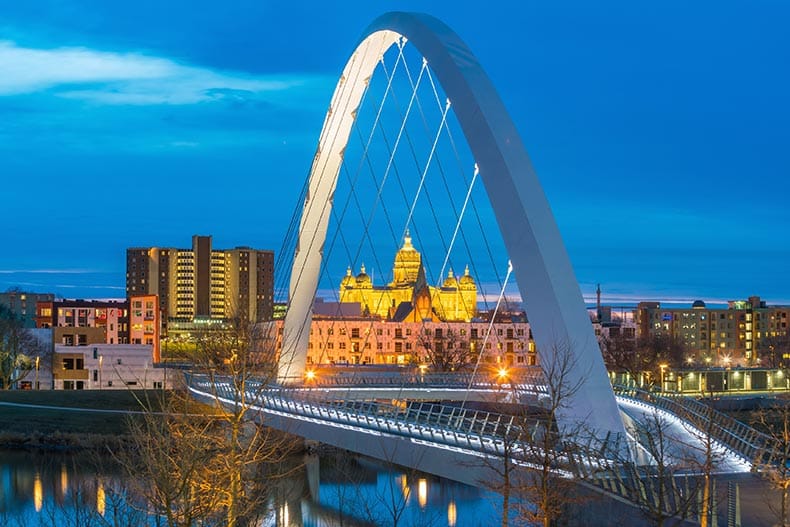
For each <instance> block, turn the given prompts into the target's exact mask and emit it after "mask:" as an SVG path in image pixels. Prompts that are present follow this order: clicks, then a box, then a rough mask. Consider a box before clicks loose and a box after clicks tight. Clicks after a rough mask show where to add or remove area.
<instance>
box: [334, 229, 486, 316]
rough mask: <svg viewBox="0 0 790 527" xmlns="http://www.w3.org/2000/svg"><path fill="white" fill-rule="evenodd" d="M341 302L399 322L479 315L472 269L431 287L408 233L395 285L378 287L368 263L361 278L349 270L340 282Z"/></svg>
mask: <svg viewBox="0 0 790 527" xmlns="http://www.w3.org/2000/svg"><path fill="white" fill-rule="evenodd" d="M339 299H340V302H341V303H342V304H345V303H356V304H359V306H360V309H361V312H362V314H363V315H367V316H377V317H381V318H382V319H384V320H392V321H396V322H440V321H441V322H469V321H471V320H472V319H473V318H474V317H475V316H476V315H477V284H476V283H475V280H474V278H472V276H471V275H470V274H469V267H468V266H467V267H466V269H465V271H464V274H463V275H462V276H461V277H460V278H458V277H456V276H455V275H454V274H453V271H452V270H450V271H449V272H448V273H447V278H446V279H445V280H444V283H442V285H441V287H434V286H431V285H429V284H428V283H427V281H426V279H425V268H424V267H423V264H422V256H421V255H420V253H419V252H418V251H417V249H415V248H414V246H413V245H412V242H411V236H410V235H409V232H408V231H407V232H406V236H405V237H404V241H403V246H402V247H401V248H400V249H399V250H398V252H397V253H396V254H395V262H394V263H393V266H392V282H390V283H389V284H387V285H375V284H373V280H372V279H371V277H370V276H369V275H368V274H367V273H366V272H365V265H364V264H362V266H361V268H360V271H359V273H358V274H357V275H354V274H353V272H352V269H351V268H350V267H349V268H348V270H347V271H346V276H344V277H343V279H342V281H341V282H340V291H339Z"/></svg>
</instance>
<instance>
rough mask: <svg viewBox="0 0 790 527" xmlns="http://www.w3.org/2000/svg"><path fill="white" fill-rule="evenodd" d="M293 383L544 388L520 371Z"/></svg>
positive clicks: (337, 378) (537, 379)
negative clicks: (490, 374) (498, 374)
mask: <svg viewBox="0 0 790 527" xmlns="http://www.w3.org/2000/svg"><path fill="white" fill-rule="evenodd" d="M295 381H298V382H295V383H294V385H296V386H301V387H304V388H312V387H318V388H322V387H345V386H355V387H356V386H370V387H399V386H403V387H407V386H426V387H428V386H437V387H442V388H462V389H463V388H469V387H472V388H480V387H483V388H506V387H511V386H513V385H515V386H518V387H519V388H529V389H530V390H531V391H539V392H540V391H545V386H544V382H543V378H542V376H541V375H540V374H539V373H534V372H523V373H522V372H519V373H512V374H508V375H507V376H504V377H499V376H486V375H481V374H472V373H467V372H455V373H424V374H421V373H378V374H374V373H367V372H366V373H362V374H357V373H351V374H347V373H340V374H337V375H326V376H324V375H322V376H316V377H314V378H311V379H302V378H299V379H295Z"/></svg>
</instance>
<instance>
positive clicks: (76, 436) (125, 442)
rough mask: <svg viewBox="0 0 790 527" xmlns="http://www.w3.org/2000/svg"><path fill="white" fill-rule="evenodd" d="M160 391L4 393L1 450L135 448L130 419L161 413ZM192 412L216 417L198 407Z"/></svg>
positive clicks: (0, 394) (0, 410)
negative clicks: (147, 412) (144, 413)
mask: <svg viewBox="0 0 790 527" xmlns="http://www.w3.org/2000/svg"><path fill="white" fill-rule="evenodd" d="M163 396H164V398H165V399H164V400H166V398H168V397H170V394H169V393H168V392H162V391H161V390H112V391H111V390H84V391H82V390H74V391H63V390H57V391H55V390H32V391H29V390H9V391H0V449H6V450H44V451H61V452H65V451H79V450H100V449H101V450H105V449H107V448H110V449H112V450H117V449H119V448H124V447H127V446H129V445H130V444H131V438H130V435H129V420H130V419H135V418H137V417H142V412H144V411H151V412H157V411H159V410H160V408H161V407H162V402H163ZM188 410H189V411H190V412H193V413H198V412H200V413H213V412H214V409H213V408H211V407H210V406H206V405H202V404H200V403H197V402H196V403H195V407H194V408H189V409H188Z"/></svg>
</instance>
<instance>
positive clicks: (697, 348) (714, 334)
mask: <svg viewBox="0 0 790 527" xmlns="http://www.w3.org/2000/svg"><path fill="white" fill-rule="evenodd" d="M789 316H790V306H768V305H766V303H765V301H763V300H760V297H759V296H752V297H749V299H748V300H734V301H730V302H728V305H727V307H719V308H712V307H708V306H706V305H705V302H703V301H701V300H697V301H696V302H694V303H693V304H692V305H691V306H690V307H685V308H683V307H662V306H661V304H660V303H659V302H640V303H639V305H638V306H637V313H636V317H637V320H636V323H637V331H638V335H639V337H640V338H643V337H649V336H656V335H661V336H666V337H671V338H673V339H675V340H676V342H678V343H680V344H682V345H683V347H684V349H685V351H686V353H687V357H688V359H689V361H690V362H707V363H709V364H711V365H715V366H729V365H733V366H735V365H738V364H740V365H741V366H747V365H749V366H753V365H756V364H760V363H761V361H762V362H763V363H765V359H769V358H771V357H770V354H771V353H774V352H775V351H776V348H777V347H778V343H779V342H782V341H784V340H786V339H787V338H788V335H790V333H788V322H790V321H789V320H788V317H789Z"/></svg>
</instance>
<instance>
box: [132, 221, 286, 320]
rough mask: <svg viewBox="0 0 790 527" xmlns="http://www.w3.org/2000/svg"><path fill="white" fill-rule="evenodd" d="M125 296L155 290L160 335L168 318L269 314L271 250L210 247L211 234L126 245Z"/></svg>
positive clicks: (268, 316) (269, 316)
mask: <svg viewBox="0 0 790 527" xmlns="http://www.w3.org/2000/svg"><path fill="white" fill-rule="evenodd" d="M126 294H127V296H128V297H132V296H140V295H157V296H158V298H159V307H160V309H161V312H162V323H163V327H162V330H163V336H164V335H166V332H167V322H168V321H171V322H193V321H195V320H206V319H213V320H223V319H225V320H227V319H234V318H246V319H247V320H249V321H251V322H258V321H263V320H271V319H272V316H273V306H274V301H273V296H274V252H273V251H267V250H258V249H251V248H249V247H236V248H235V249H214V248H213V247H212V239H211V236H197V235H196V236H193V237H192V247H191V248H189V249H177V248H171V247H134V248H129V249H127V250H126Z"/></svg>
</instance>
